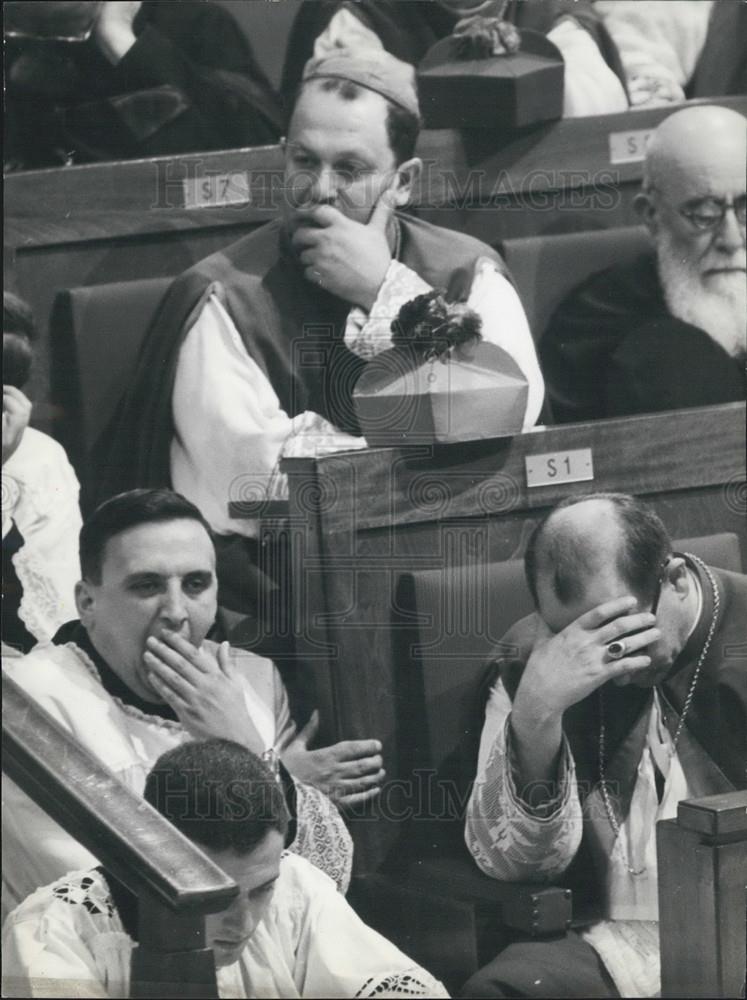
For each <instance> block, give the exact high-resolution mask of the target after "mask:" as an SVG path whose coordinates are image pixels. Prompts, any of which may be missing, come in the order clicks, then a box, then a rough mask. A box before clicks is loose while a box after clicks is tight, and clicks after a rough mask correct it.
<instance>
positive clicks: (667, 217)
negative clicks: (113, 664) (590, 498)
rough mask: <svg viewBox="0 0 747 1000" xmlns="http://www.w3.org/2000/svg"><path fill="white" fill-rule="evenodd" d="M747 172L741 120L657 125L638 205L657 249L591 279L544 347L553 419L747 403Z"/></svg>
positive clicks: (714, 113)
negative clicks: (746, 206) (746, 280)
mask: <svg viewBox="0 0 747 1000" xmlns="http://www.w3.org/2000/svg"><path fill="white" fill-rule="evenodd" d="M746 168H747V122H746V121H745V119H744V117H743V116H742V115H740V114H739V113H738V112H736V111H732V110H731V109H729V108H722V107H715V106H708V105H700V106H697V107H691V108H683V109H682V110H680V111H676V112H675V113H674V114H673V115H670V116H669V118H667V119H666V120H665V121H664V122H662V124H661V125H659V127H658V128H657V130H656V131H655V132H654V134H653V136H652V138H651V140H650V142H649V145H648V149H647V153H646V164H645V169H644V181H643V190H642V191H641V192H640V194H638V195H637V197H636V201H635V207H636V208H637V210H638V212H639V215H640V217H641V219H642V221H643V222H644V224H645V225H646V227H647V229H648V230H649V233H650V235H651V243H652V247H651V250H650V251H649V252H648V253H645V254H642V255H641V256H639V257H638V258H637V259H635V260H634V261H632V262H630V263H624V264H617V265H615V266H614V267H611V268H608V269H607V270H606V271H602V272H601V273H598V274H594V275H592V276H591V277H590V278H588V279H587V280H586V281H585V282H583V284H581V285H580V286H579V287H578V288H576V289H575V290H574V291H573V292H571V294H570V295H569V296H568V297H567V298H566V300H565V301H564V302H562V303H561V305H560V306H559V307H558V309H557V310H556V312H555V315H554V316H553V317H552V319H551V320H550V324H549V326H548V328H547V331H546V332H545V334H544V335H543V337H542V340H541V343H540V356H541V358H542V370H543V372H544V375H545V378H546V379H547V384H548V396H549V399H550V405H551V408H552V413H553V416H554V418H555V419H556V420H558V421H561V422H562V421H578V420H593V419H596V418H598V417H614V416H624V415H627V414H632V413H645V412H650V411H654V410H675V409H682V408H683V407H690V406H707V405H713V404H717V403H730V402H738V401H740V400H742V399H744V395H745V391H746V390H747V382H746V381H745V368H744V362H745V348H746V347H747V342H746V334H745V331H746V330H747V285H746V284H745V169H746Z"/></svg>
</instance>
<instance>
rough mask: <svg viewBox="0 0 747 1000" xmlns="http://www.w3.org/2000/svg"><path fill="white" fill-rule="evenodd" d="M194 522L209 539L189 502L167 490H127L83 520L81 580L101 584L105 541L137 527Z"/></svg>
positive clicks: (195, 509) (209, 533)
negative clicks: (186, 521) (174, 522)
mask: <svg viewBox="0 0 747 1000" xmlns="http://www.w3.org/2000/svg"><path fill="white" fill-rule="evenodd" d="M183 519H187V520H192V521H197V522H198V523H199V524H201V525H202V526H203V528H204V529H205V531H206V532H207V534H208V536H209V537H211V538H212V532H211V530H210V525H209V524H208V522H207V521H206V520H205V518H204V517H203V516H202V514H201V513H200V511H199V509H198V508H197V507H195V505H194V504H193V503H191V502H190V501H189V500H187V499H186V497H183V496H182V495H181V493H175V492H174V491H173V490H167V489H157V490H156V489H139V490H128V491H127V492H126V493H119V494H118V495H117V496H114V497H111V499H109V500H106V501H104V503H102V504H101V505H100V506H99V507H97V508H96V510H94V512H93V513H92V514H91V515H90V517H88V518H86V520H85V523H84V524H83V527H82V529H81V532H80V567H81V573H82V575H83V579H84V580H89V581H90V582H92V583H100V582H101V567H102V564H103V558H104V550H105V548H106V544H107V542H108V541H109V540H110V539H111V538H114V537H115V536H116V535H119V534H121V533H122V532H123V531H127V530H128V529H130V528H135V527H138V526H139V525H141V524H155V523H158V522H164V521H177V520H183Z"/></svg>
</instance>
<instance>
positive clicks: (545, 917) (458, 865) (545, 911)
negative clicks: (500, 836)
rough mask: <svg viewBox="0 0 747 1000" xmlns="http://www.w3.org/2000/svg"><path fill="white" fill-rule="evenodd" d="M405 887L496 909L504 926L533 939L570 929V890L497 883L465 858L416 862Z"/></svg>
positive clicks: (571, 900)
mask: <svg viewBox="0 0 747 1000" xmlns="http://www.w3.org/2000/svg"><path fill="white" fill-rule="evenodd" d="M408 884H409V885H411V886H413V887H417V888H419V889H422V890H423V891H424V892H427V893H429V894H431V895H436V896H448V897H450V898H452V899H457V900H460V901H463V902H469V903H475V904H478V905H488V906H489V905H494V906H496V907H499V908H500V911H501V918H502V922H503V923H504V924H505V925H506V926H507V927H511V928H513V929H514V930H518V931H523V932H524V933H525V934H529V935H531V936H532V937H539V936H542V935H546V934H562V933H564V932H565V931H566V930H568V928H569V927H570V926H571V916H572V902H573V899H572V893H571V890H570V889H565V888H562V887H560V886H553V885H544V884H539V883H536V882H498V881H496V879H492V878H489V877H488V876H487V875H484V874H483V873H482V872H481V871H480V870H479V869H478V868H477V866H476V865H475V864H474V863H473V862H471V861H470V860H469V859H466V858H460V857H445V858H431V859H428V860H425V861H418V862H416V863H415V864H414V865H412V866H411V868H410V870H409V877H408Z"/></svg>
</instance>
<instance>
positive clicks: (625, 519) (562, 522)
mask: <svg viewBox="0 0 747 1000" xmlns="http://www.w3.org/2000/svg"><path fill="white" fill-rule="evenodd" d="M671 551H672V543H671V540H670V538H669V535H668V533H667V530H666V528H665V527H664V524H663V523H662V521H661V519H660V518H659V516H658V515H657V514H656V513H655V511H654V510H653V509H652V508H651V507H649V505H648V504H646V503H644V502H643V501H641V500H638V499H637V498H636V497H632V496H628V495H627V494H624V493H594V494H590V495H588V496H582V497H568V498H567V499H566V500H564V501H562V502H561V503H559V504H558V505H557V506H556V507H555V508H553V510H551V511H550V513H549V514H547V516H546V517H545V518H544V519H543V520H542V521H540V522H539V524H538V525H537V526H536V527H535V529H534V531H533V532H532V535H531V536H530V539H529V543H528V545H527V550H526V554H525V557H524V566H525V572H526V578H527V584H528V586H529V589H530V591H531V593H532V596H533V598H534V601H535V604H538V598H537V589H538V588H537V581H538V578H539V577H540V576H543V577H544V578H547V579H549V580H550V581H551V585H552V588H553V592H554V594H555V596H556V598H557V599H558V601H560V602H561V604H570V603H571V602H573V601H575V600H578V599H580V598H581V597H582V596H583V595H584V593H585V590H586V586H587V583H588V582H589V581H590V580H591V579H593V578H594V576H595V575H596V574H598V573H599V572H601V571H603V570H604V569H606V568H608V567H609V566H614V567H615V569H616V570H617V573H618V574H619V576H620V578H621V579H622V580H624V581H625V583H626V584H627V585H628V586H629V587H630V590H631V592H632V593H633V594H635V595H636V596H638V597H640V598H641V599H649V598H650V597H651V596H652V594H653V592H654V590H655V587H656V581H657V579H658V576H659V573H660V571H661V565H662V563H663V562H664V560H665V559H666V558H667V556H668V555H670V554H671Z"/></svg>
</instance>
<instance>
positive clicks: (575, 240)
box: [502, 226, 651, 343]
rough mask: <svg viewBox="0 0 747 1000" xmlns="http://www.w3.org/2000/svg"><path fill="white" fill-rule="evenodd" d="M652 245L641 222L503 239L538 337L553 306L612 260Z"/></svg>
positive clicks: (625, 259)
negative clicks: (622, 225)
mask: <svg viewBox="0 0 747 1000" xmlns="http://www.w3.org/2000/svg"><path fill="white" fill-rule="evenodd" d="M650 245H651V244H650V242H649V238H648V234H647V232H646V230H645V229H644V228H643V227H642V226H626V227H623V228H619V229H589V230H586V231H585V232H581V233H562V234H560V235H557V236H525V237H521V238H519V239H510V240H504V241H503V243H502V249H503V255H504V257H505V259H506V263H507V264H508V267H509V270H510V271H511V275H512V277H513V279H514V281H515V283H516V288H517V290H518V292H519V298H520V299H521V302H522V305H523V306H524V311H525V312H526V314H527V319H528V321H529V329H530V330H531V331H532V336H533V337H534V339H535V342H537V343H539V341H540V340H541V338H542V335H543V333H544V332H545V330H546V329H547V325H548V323H549V321H550V319H551V317H552V314H553V312H554V311H555V309H556V308H557V307H558V306H559V305H560V303H561V302H562V301H563V299H564V298H565V297H566V296H567V295H568V294H570V292H572V291H573V289H574V288H576V287H577V286H578V285H580V284H581V282H583V281H585V280H586V278H588V277H590V276H591V275H592V274H595V273H596V272H597V271H603V270H605V268H608V267H611V266H612V265H613V264H624V263H627V262H628V261H630V260H632V259H633V258H635V257H637V256H638V255H639V254H641V253H643V252H645V251H646V250H647V249H648V248H649V247H650Z"/></svg>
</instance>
